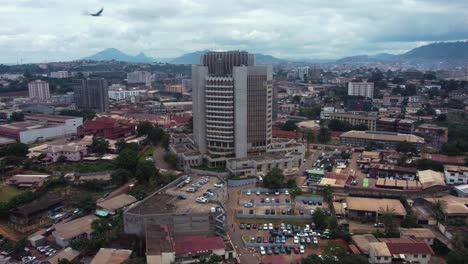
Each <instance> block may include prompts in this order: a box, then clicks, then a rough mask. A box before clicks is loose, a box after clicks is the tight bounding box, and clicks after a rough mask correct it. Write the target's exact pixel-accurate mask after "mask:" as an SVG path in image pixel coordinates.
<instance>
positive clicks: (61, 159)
mask: <svg viewBox="0 0 468 264" xmlns="http://www.w3.org/2000/svg"><path fill="white" fill-rule="evenodd" d="M66 161H67V157H65V156H60V157H58V158H57V162H58V163H65V162H66Z"/></svg>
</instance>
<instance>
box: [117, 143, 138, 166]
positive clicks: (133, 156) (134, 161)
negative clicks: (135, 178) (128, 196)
mask: <svg viewBox="0 0 468 264" xmlns="http://www.w3.org/2000/svg"><path fill="white" fill-rule="evenodd" d="M137 165H138V153H137V152H136V151H135V150H133V149H128V148H127V149H124V150H123V151H121V152H120V154H119V155H118V156H117V158H115V166H116V167H117V168H120V169H124V170H128V171H136V168H137Z"/></svg>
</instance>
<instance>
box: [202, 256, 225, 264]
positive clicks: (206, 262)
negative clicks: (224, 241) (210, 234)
mask: <svg viewBox="0 0 468 264" xmlns="http://www.w3.org/2000/svg"><path fill="white" fill-rule="evenodd" d="M221 261H223V259H222V258H221V257H220V256H218V255H214V254H212V255H211V256H210V257H209V258H203V259H200V260H199V261H198V264H218V263H220V262H221Z"/></svg>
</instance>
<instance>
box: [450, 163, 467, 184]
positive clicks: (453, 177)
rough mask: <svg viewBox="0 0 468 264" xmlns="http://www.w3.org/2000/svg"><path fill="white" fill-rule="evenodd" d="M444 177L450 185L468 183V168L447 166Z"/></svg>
mask: <svg viewBox="0 0 468 264" xmlns="http://www.w3.org/2000/svg"><path fill="white" fill-rule="evenodd" d="M444 175H445V181H446V182H447V184H449V185H452V184H467V183H468V167H465V166H455V165H445V166H444Z"/></svg>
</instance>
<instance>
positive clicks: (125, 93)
mask: <svg viewBox="0 0 468 264" xmlns="http://www.w3.org/2000/svg"><path fill="white" fill-rule="evenodd" d="M146 91H147V90H123V89H119V90H109V92H108V93H109V99H113V100H125V99H128V98H131V97H136V96H139V95H144V94H145V93H146Z"/></svg>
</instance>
